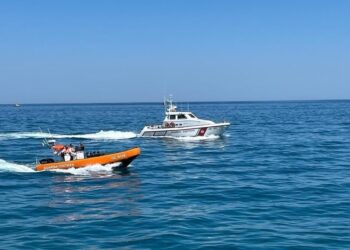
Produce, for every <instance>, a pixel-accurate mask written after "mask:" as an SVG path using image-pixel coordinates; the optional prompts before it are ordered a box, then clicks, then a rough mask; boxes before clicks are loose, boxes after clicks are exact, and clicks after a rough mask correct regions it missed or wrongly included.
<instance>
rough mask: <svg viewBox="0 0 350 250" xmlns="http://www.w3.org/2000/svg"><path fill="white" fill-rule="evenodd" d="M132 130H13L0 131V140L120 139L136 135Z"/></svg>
mask: <svg viewBox="0 0 350 250" xmlns="http://www.w3.org/2000/svg"><path fill="white" fill-rule="evenodd" d="M136 136H137V134H135V133H134V132H123V131H113V130H110V131H103V130H101V131H100V132H97V133H92V134H75V135H60V134H50V133H41V132H15V133H0V140H9V139H27V138H54V139H62V138H76V139H92V140H122V139H130V138H134V137H136Z"/></svg>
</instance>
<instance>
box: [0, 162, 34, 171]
mask: <svg viewBox="0 0 350 250" xmlns="http://www.w3.org/2000/svg"><path fill="white" fill-rule="evenodd" d="M0 172H20V173H28V172H35V171H34V169H32V168H30V167H28V166H25V165H20V164H16V163H12V162H8V161H5V160H2V159H0Z"/></svg>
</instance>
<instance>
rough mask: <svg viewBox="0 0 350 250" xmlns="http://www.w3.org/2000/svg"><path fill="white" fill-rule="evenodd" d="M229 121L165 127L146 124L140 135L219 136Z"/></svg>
mask: <svg viewBox="0 0 350 250" xmlns="http://www.w3.org/2000/svg"><path fill="white" fill-rule="evenodd" d="M228 126H230V123H226V122H225V123H217V124H213V125H201V126H189V127H181V128H165V127H162V126H160V125H159V126H146V127H144V128H143V130H142V131H141V133H140V136H142V137H200V136H221V135H222V134H223V133H224V131H225V130H226V128H227V127H228Z"/></svg>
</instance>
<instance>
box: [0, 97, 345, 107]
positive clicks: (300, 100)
mask: <svg viewBox="0 0 350 250" xmlns="http://www.w3.org/2000/svg"><path fill="white" fill-rule="evenodd" d="M316 101H350V99H333V98H332V99H286V100H278V99H276V100H244V101H243V100H241V101H176V103H244V102H247V103H249V102H316ZM159 103H163V101H144V102H142V101H137V102H132V101H131V102H51V103H50V102H37V103H35V102H31V103H1V104H0V105H4V106H12V105H17V104H19V105H64V104H77V105H79V104H82V105H84V104H101V105H102V104H159Z"/></svg>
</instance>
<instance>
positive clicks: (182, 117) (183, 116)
mask: <svg viewBox="0 0 350 250" xmlns="http://www.w3.org/2000/svg"><path fill="white" fill-rule="evenodd" d="M177 119H187V118H186V116H185V115H184V114H180V115H178V116H177Z"/></svg>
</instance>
